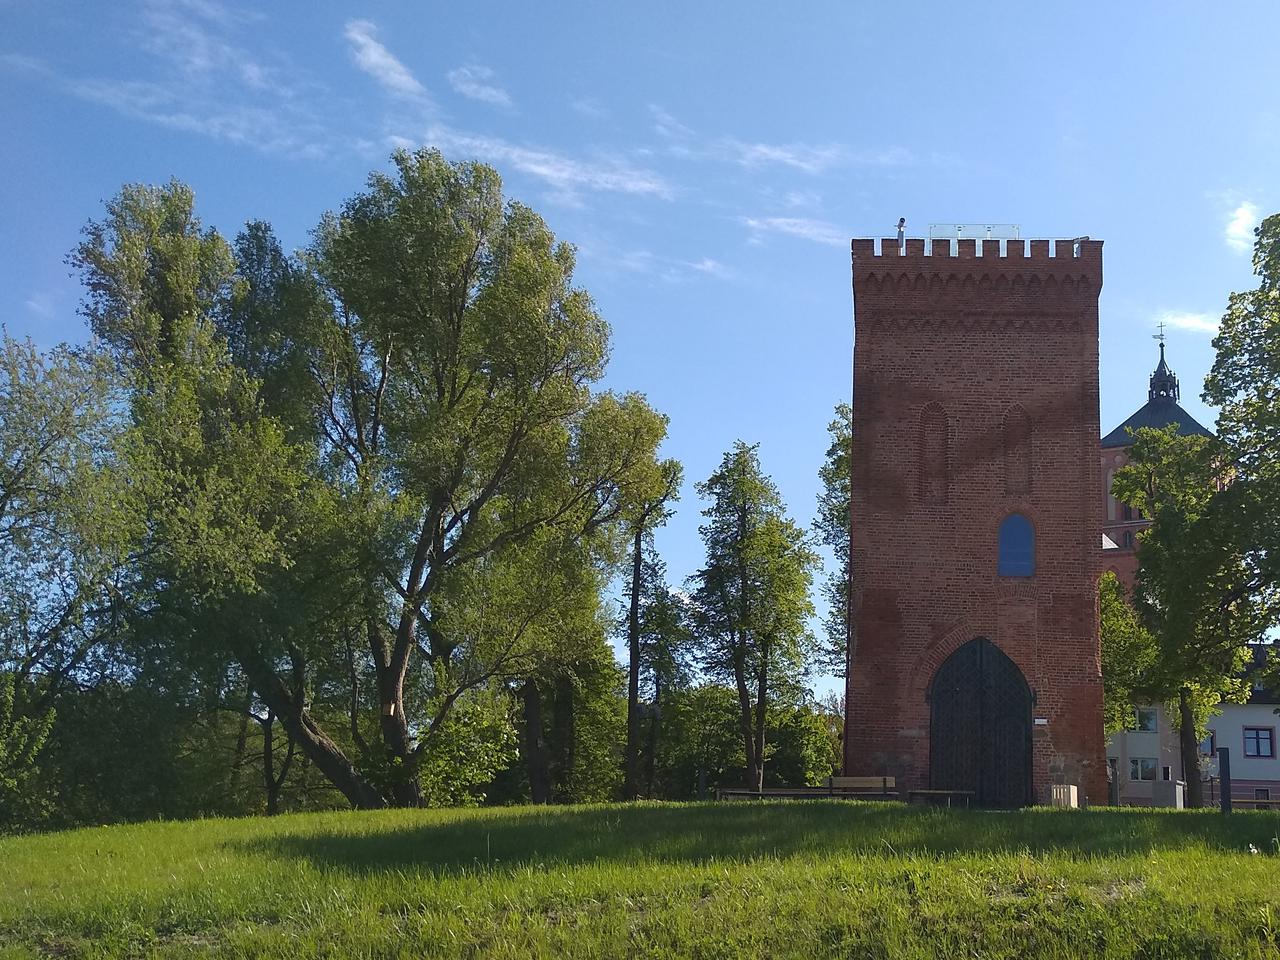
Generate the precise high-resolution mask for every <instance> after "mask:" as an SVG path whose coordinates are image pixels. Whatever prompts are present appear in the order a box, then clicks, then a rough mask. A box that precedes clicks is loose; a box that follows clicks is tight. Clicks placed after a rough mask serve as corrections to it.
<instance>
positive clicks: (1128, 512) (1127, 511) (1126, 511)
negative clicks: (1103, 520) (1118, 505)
mask: <svg viewBox="0 0 1280 960" xmlns="http://www.w3.org/2000/svg"><path fill="white" fill-rule="evenodd" d="M1120 515H1121V516H1122V517H1123V518H1124V520H1125V522H1126V523H1127V522H1128V521H1130V520H1132V519H1133V507H1131V506H1129V504H1127V503H1126V504H1125V505H1124V507H1123V508H1122V509H1121V514H1120Z"/></svg>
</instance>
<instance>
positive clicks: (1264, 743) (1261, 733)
mask: <svg viewBox="0 0 1280 960" xmlns="http://www.w3.org/2000/svg"><path fill="white" fill-rule="evenodd" d="M1244 755H1245V756H1246V757H1264V758H1270V757H1274V756H1275V755H1276V732H1275V730H1274V729H1273V728H1271V727H1245V728H1244Z"/></svg>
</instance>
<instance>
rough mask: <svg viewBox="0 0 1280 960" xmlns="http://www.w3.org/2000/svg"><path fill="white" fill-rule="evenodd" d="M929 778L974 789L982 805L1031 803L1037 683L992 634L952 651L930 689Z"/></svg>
mask: <svg viewBox="0 0 1280 960" xmlns="http://www.w3.org/2000/svg"><path fill="white" fill-rule="evenodd" d="M929 700H930V722H929V781H930V785H931V786H932V788H933V789H935V790H971V791H973V793H974V795H975V797H976V802H977V804H978V806H982V807H1021V806H1025V805H1026V804H1027V803H1029V802H1030V800H1031V688H1030V687H1028V686H1027V681H1026V678H1025V677H1023V675H1022V671H1021V670H1019V669H1018V665H1017V664H1016V663H1014V662H1013V661H1012V660H1010V659H1009V658H1008V657H1007V656H1005V655H1004V653H1003V652H1002V651H1001V650H1000V648H999V647H997V646H996V645H995V644H994V643H992V642H991V641H990V640H988V639H987V638H986V637H979V638H978V639H976V640H970V641H969V642H968V643H966V644H965V645H964V646H962V647H961V648H960V649H959V650H957V651H956V652H955V653H953V654H952V655H951V656H949V657H948V658H947V659H946V661H945V662H944V663H943V664H942V666H940V667H939V668H938V672H937V673H936V674H934V677H933V685H932V686H931V687H930V689H929Z"/></svg>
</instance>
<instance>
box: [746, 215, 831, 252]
mask: <svg viewBox="0 0 1280 960" xmlns="http://www.w3.org/2000/svg"><path fill="white" fill-rule="evenodd" d="M741 222H742V223H743V225H745V226H746V227H748V228H749V229H750V230H751V232H752V240H753V241H754V242H756V243H759V242H761V240H762V239H763V235H764V234H766V233H779V234H782V235H783V236H788V237H798V238H799V239H801V240H810V241H812V242H813V243H822V244H826V245H828V246H833V247H843V246H844V245H845V244H847V243H848V242H849V236H850V234H849V233H848V232H847V231H844V230H841V229H840V228H838V227H836V226H835V225H834V224H831V223H827V222H826V221H825V220H813V219H810V218H808V217H742V218H741Z"/></svg>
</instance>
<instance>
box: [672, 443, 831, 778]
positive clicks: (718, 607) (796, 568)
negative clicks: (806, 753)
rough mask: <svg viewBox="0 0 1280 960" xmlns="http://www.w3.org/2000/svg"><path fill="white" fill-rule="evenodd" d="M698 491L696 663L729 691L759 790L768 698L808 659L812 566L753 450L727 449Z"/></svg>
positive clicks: (803, 541) (796, 529) (803, 540)
mask: <svg viewBox="0 0 1280 960" xmlns="http://www.w3.org/2000/svg"><path fill="white" fill-rule="evenodd" d="M698 493H699V495H701V496H702V497H704V498H705V499H707V500H709V501H710V503H709V505H708V507H707V508H706V509H705V510H704V511H703V516H705V517H706V518H707V522H706V523H705V524H704V525H703V526H702V527H701V528H700V529H701V533H702V540H703V543H704V545H705V547H706V551H707V559H706V564H705V566H704V567H703V568H702V569H701V570H700V571H699V572H698V573H697V574H696V575H695V576H694V577H693V582H694V584H695V588H696V589H695V591H694V598H693V599H694V606H695V609H696V623H697V632H698V639H699V643H700V646H701V651H702V652H701V661H702V665H703V667H704V669H705V670H706V671H707V672H708V673H709V674H710V675H711V676H712V677H716V678H723V679H725V680H727V681H729V682H731V683H732V684H733V687H734V689H735V690H736V692H737V696H738V711H739V722H740V730H741V735H742V738H743V746H744V753H745V755H746V775H747V782H748V783H749V784H750V785H751V786H753V787H755V788H756V789H759V788H760V787H761V786H762V785H763V783H764V766H765V760H766V756H767V752H766V746H767V744H766V737H765V732H766V720H767V717H768V710H769V702H770V696H771V694H772V693H773V692H774V688H775V687H778V686H782V685H785V684H786V683H787V682H794V681H795V680H796V679H797V678H798V677H800V676H801V675H803V674H804V672H805V671H806V670H807V669H808V667H809V665H810V663H811V662H812V657H813V649H814V644H815V641H814V638H813V635H812V634H811V633H810V631H809V627H808V620H809V618H810V617H811V616H812V614H813V603H812V601H811V600H810V596H809V590H810V587H811V586H812V582H813V571H814V568H815V567H816V565H817V562H818V559H817V555H816V554H815V553H814V552H813V550H812V549H811V548H810V546H809V540H808V536H807V535H806V534H805V532H804V530H802V529H801V528H800V527H799V526H798V525H797V524H796V523H795V522H794V521H793V520H791V519H790V518H788V517H787V516H786V509H785V506H784V505H783V502H782V497H781V495H780V494H779V492H778V489H777V487H776V486H774V484H773V482H772V481H771V480H770V479H769V478H768V477H767V476H766V475H765V474H764V472H763V471H762V470H761V468H760V461H759V457H758V455H757V450H756V447H753V446H747V445H746V444H744V443H741V442H739V443H737V444H735V445H734V447H733V449H732V450H730V451H729V452H728V453H727V454H725V456H724V459H723V460H722V461H721V464H720V467H719V468H718V469H717V470H716V471H715V472H714V473H713V474H712V475H711V476H710V477H709V478H708V479H707V480H706V481H705V482H703V483H700V484H699V485H698Z"/></svg>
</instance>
